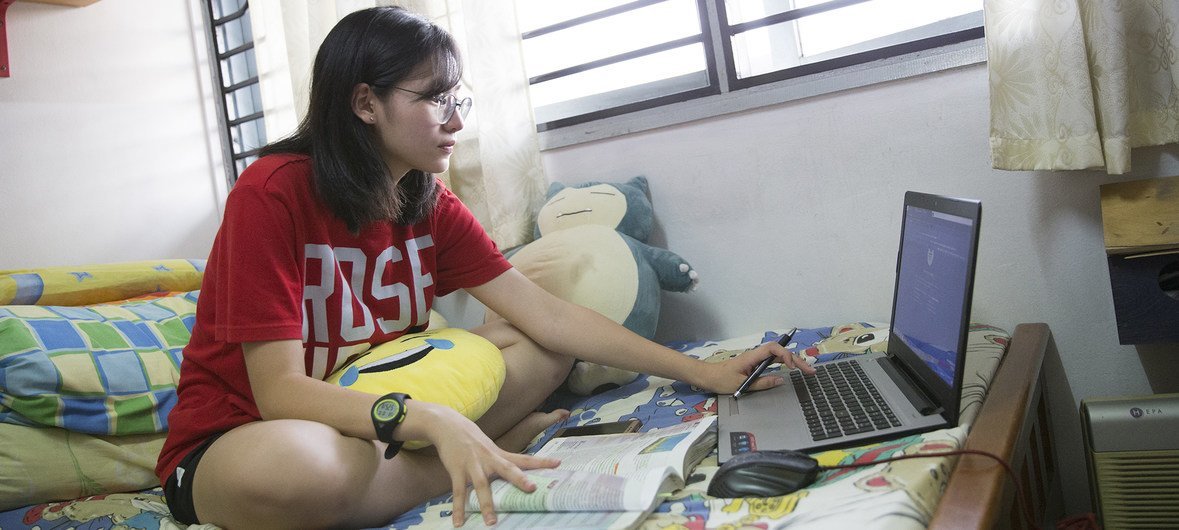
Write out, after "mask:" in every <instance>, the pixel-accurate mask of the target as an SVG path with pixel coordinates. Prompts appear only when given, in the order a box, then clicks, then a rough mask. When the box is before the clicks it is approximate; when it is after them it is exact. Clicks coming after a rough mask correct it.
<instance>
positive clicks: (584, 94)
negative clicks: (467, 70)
mask: <svg viewBox="0 0 1179 530" xmlns="http://www.w3.org/2000/svg"><path fill="white" fill-rule="evenodd" d="M706 86H708V73H707V64H706V62H705V59H704V46H703V45H702V44H692V45H689V46H683V47H680V48H676V49H674V50H668V51H666V52H661V53H657V54H654V55H650V56H647V57H640V58H637V59H631V60H629V61H624V62H621V63H616V64H612V65H609V66H605V67H602V68H596V69H593V70H588V71H585V72H581V73H578V74H574V75H571V76H567V77H562V78H560V79H554V80H551V81H546V82H544V83H538V84H535V85H532V86H531V87H530V88H529V94H530V95H531V97H532V103H533V106H534V108H535V109H536V120H537V122H539V123H544V122H548V121H553V120H558V119H563V118H567V117H570V116H577V115H581V114H588V113H591V112H596V111H599V110H602V109H607V108H612V107H616V106H620V105H626V104H630V103H635V102H639V101H645V100H648V99H653V98H656V97H661V96H666V95H669V94H676V93H679V92H685V91H688V90H692V89H697V88H702V87H706Z"/></svg>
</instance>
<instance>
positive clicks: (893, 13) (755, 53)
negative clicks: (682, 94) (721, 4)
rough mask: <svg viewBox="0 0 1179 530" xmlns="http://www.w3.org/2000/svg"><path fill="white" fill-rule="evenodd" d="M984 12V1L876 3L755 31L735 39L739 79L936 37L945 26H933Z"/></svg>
mask: <svg viewBox="0 0 1179 530" xmlns="http://www.w3.org/2000/svg"><path fill="white" fill-rule="evenodd" d="M794 1H795V2H796V4H797V7H805V5H804V4H806V5H812V4H817V3H821V2H817V1H815V0H794ZM981 9H982V0H873V1H872V2H866V3H861V4H854V5H850V6H847V7H843V8H839V9H834V10H832V11H827V12H824V13H819V14H816V15H811V16H808V17H804V18H801V19H798V20H792V21H788V22H783V23H780V24H774V25H771V26H765V27H761V28H757V29H753V30H749V31H746V32H743V33H739V34H737V35H734V36H733V37H732V44H733V58H734V61H735V63H736V65H735V66H736V69H737V77H738V78H739V79H744V78H747V77H752V76H757V75H762V74H766V73H770V72H775V71H778V70H784V69H787V68H792V67H795V66H798V65H801V64H808V63H812V62H816V61H821V60H825V59H830V58H833V57H838V56H842V55H847V54H852V53H859V52H864V51H870V50H874V49H879V48H883V47H885V46H890V45H894V44H901V43H905V42H912V41H915V40H919V39H922V38H926V37H933V36H936V35H939V34H941V33H943V32H944V28H942V27H938V26H931V24H937V23H939V22H942V21H943V20H947V19H951V18H954V17H956V16H962V15H965V14H967V13H972V12H975V11H979V10H981Z"/></svg>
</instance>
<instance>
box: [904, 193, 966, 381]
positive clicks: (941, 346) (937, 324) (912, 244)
mask: <svg viewBox="0 0 1179 530" xmlns="http://www.w3.org/2000/svg"><path fill="white" fill-rule="evenodd" d="M972 223H973V222H972V221H971V220H970V219H967V218H965V217H959V216H955V215H949V214H946V213H942V212H935V211H932V210H927V209H924V208H918V207H915V206H907V207H906V217H905V232H904V235H903V241H902V243H901V257H900V266H899V268H898V270H897V303H896V310H895V315H894V317H893V333H894V334H896V335H897V336H898V337H899V338H900V339H901V340H902V341H904V342H905V344H907V345H908V346H909V348H910V349H911V350H913V352H914V353H916V354H917V356H918V357H920V358H921V360H923V361H925V364H926V365H927V366H929V368H930V369H931V370H933V372H934V373H936V374H937V375H938V377H940V378H941V379H942V380H943V381H945V382H946V384H947V385H952V384H953V382H954V375H955V372H956V368H957V359H958V348H959V343H958V339H959V336H960V335H959V334H960V332H961V327H962V326H963V325H964V324H963V322H964V319H963V318H962V317H963V315H962V312H963V310H964V308H965V299H964V298H965V296H966V291H967V284H968V283H969V279H968V278H967V274H968V273H969V267H970V263H969V262H968V259H969V257H970V254H971V252H972V251H973V248H972V245H971V236H972V230H973V226H972Z"/></svg>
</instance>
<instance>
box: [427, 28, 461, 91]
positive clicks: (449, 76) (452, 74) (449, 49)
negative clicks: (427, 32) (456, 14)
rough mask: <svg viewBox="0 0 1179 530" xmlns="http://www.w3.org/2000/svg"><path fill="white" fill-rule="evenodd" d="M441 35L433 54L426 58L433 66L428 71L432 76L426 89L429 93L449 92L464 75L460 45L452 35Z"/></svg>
mask: <svg viewBox="0 0 1179 530" xmlns="http://www.w3.org/2000/svg"><path fill="white" fill-rule="evenodd" d="M440 37H441V42H438V46H436V47H434V50H433V54H432V55H431V56H430V57H428V58H426V62H427V63H428V64H430V66H431V67H432V68H431V71H430V72H429V73H427V75H429V76H430V84H429V85H427V90H425V92H426V93H427V94H442V93H445V92H448V91H450V89H452V88H454V87H455V86H457V85H458V84H459V81H461V80H462V77H463V63H462V59H461V58H460V57H459V53H458V46H457V45H455V43H454V40H453V39H451V38H450V35H447V34H445V33H443V34H441V35H440Z"/></svg>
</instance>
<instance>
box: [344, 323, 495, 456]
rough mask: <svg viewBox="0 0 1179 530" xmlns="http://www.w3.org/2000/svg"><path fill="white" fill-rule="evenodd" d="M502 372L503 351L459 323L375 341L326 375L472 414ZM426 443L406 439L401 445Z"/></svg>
mask: <svg viewBox="0 0 1179 530" xmlns="http://www.w3.org/2000/svg"><path fill="white" fill-rule="evenodd" d="M505 373H506V369H505V368H504V358H503V355H502V354H501V353H500V351H499V348H496V347H495V345H493V344H492V343H491V342H488V340H487V339H485V338H483V337H480V336H479V335H476V334H474V333H471V332H469V331H466V330H463V329H456V328H442V329H437V330H429V331H423V332H421V333H412V334H409V335H405V336H402V337H399V338H396V339H393V340H391V341H389V342H386V343H384V344H381V345H378V346H376V347H374V348H372V349H370V350H369V351H368V352H366V353H365V354H364V355H361V356H360V357H359V358H357V359H356V360H355V361H352V363H350V364H348V365H347V366H345V367H343V368H341V369H340V370H338V371H337V372H336V373H334V374H332V375H331V377H328V379H327V380H328V382H330V383H334V384H337V385H340V386H342V387H345V388H351V389H353V390H359V391H361V392H367V393H369V394H376V395H384V394H388V393H389V392H402V393H405V394H409V395H410V397H412V398H413V399H416V400H420V401H429V402H431V403H437V404H440V405H446V406H448V407H450V408H452V409H454V410H457V411H458V412H459V413H461V414H462V415H464V416H466V417H468V418H470V419H471V420H477V419H479V417H480V416H482V415H483V413H485V412H487V409H489V408H491V404H492V403H495V400H496V398H497V397H499V390H500V388H501V387H502V386H503V384H504V375H505ZM427 445H429V443H427V442H424V441H410V442H407V443H406V444H405V448H406V449H418V448H421V447H425V446H427Z"/></svg>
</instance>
